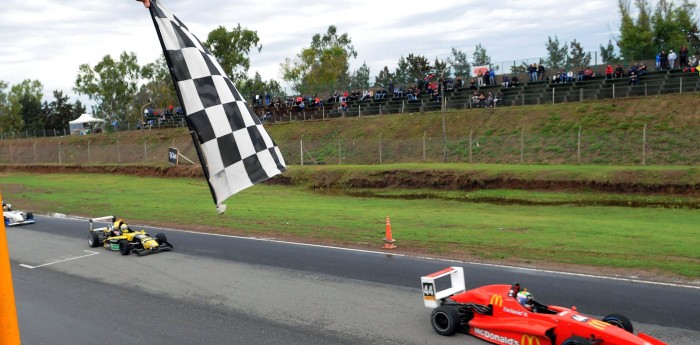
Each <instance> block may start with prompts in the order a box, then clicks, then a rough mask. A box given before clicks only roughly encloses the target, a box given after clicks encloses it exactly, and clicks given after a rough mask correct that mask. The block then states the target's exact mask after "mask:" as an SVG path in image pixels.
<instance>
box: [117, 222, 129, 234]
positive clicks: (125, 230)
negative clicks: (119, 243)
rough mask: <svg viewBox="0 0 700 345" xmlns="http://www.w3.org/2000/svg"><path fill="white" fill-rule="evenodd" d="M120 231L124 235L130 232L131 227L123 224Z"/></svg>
mask: <svg viewBox="0 0 700 345" xmlns="http://www.w3.org/2000/svg"><path fill="white" fill-rule="evenodd" d="M119 229H120V230H121V231H122V233H124V232H129V226H128V225H126V223H122V225H121V226H120V227H119Z"/></svg>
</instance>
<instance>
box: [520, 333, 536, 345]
mask: <svg viewBox="0 0 700 345" xmlns="http://www.w3.org/2000/svg"><path fill="white" fill-rule="evenodd" d="M520 345H540V339H538V338H537V337H536V336H534V335H527V334H523V337H522V338H520Z"/></svg>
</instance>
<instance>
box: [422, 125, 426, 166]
mask: <svg viewBox="0 0 700 345" xmlns="http://www.w3.org/2000/svg"><path fill="white" fill-rule="evenodd" d="M425 135H426V133H425V131H423V162H425Z"/></svg>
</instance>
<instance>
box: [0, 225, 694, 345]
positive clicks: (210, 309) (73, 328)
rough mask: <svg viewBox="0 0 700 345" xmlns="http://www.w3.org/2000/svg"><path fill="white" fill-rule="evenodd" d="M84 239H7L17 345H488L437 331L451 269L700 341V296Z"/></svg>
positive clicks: (511, 273)
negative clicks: (436, 306)
mask: <svg viewBox="0 0 700 345" xmlns="http://www.w3.org/2000/svg"><path fill="white" fill-rule="evenodd" d="M131 226H132V228H137V229H140V228H141V227H138V226H134V224H131ZM87 228H88V222H87V221H86V220H80V219H69V218H53V217H41V216H37V222H36V224H31V225H25V226H20V227H11V228H7V240H8V244H9V249H10V260H11V266H12V275H13V283H14V289H15V297H16V302H17V314H18V318H19V325H20V333H21V340H22V344H25V345H27V344H29V345H31V344H52V345H63V344H71V345H73V344H119V345H122V344H467V345H468V344H486V343H485V342H482V341H480V340H477V339H475V338H473V337H471V336H467V335H463V334H458V335H456V336H453V337H442V336H439V335H437V334H436V333H435V332H434V331H433V330H432V328H431V327H430V324H429V315H430V310H429V309H427V308H425V307H423V303H422V295H421V290H420V276H421V275H425V274H428V273H432V272H435V271H438V270H440V269H442V268H445V267H447V266H451V265H452V266H462V267H464V268H465V276H466V280H467V288H473V287H476V286H480V285H485V284H496V283H498V284H504V283H505V284H510V283H512V282H515V281H517V282H519V283H520V284H521V285H522V286H524V287H527V288H528V290H529V291H531V292H532V293H533V294H534V295H535V297H536V299H537V300H538V301H540V302H543V303H545V304H555V305H562V306H571V305H576V306H577V307H578V310H579V311H580V312H581V313H584V314H588V315H593V316H598V317H600V316H602V315H605V314H609V313H621V314H625V315H627V316H628V317H629V318H630V319H631V320H632V321H633V323H634V326H635V330H636V331H642V332H646V333H649V334H651V335H653V336H656V337H657V338H660V339H662V340H664V341H666V342H667V343H669V344H674V345H685V344H687V345H690V344H697V343H698V339H700V289H699V288H698V287H697V286H683V285H675V284H653V283H645V282H636V281H628V280H619V279H618V280H616V279H607V278H601V277H591V276H582V275H570V274H560V273H554V272H543V271H535V270H526V269H519V268H513V267H497V266H489V265H479V264H469V263H455V262H446V261H439V260H431V259H423V258H412V257H405V256H400V255H388V254H382V253H371V252H361V251H353V250H343V249H338V248H327V247H318V246H309V245H299V244H291V243H283V242H276V241H267V240H259V239H247V238H236V237H227V236H219V235H209V234H199V233H192V232H187V231H178V230H170V229H153V228H148V227H146V228H145V229H146V230H147V231H148V232H149V233H150V234H151V235H155V234H156V233H158V232H163V233H165V234H166V235H167V236H168V240H169V242H171V243H172V244H173V245H174V246H175V249H174V250H173V251H172V252H165V253H159V254H156V255H149V256H143V257H137V256H136V255H134V254H131V255H129V256H122V255H120V254H119V253H118V252H111V251H108V250H106V249H104V248H101V247H98V248H90V247H89V246H88V242H87ZM0 240H2V239H0ZM377 245H378V246H379V245H380V243H379V242H378V244H377ZM399 245H400V243H399Z"/></svg>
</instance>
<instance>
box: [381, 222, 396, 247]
mask: <svg viewBox="0 0 700 345" xmlns="http://www.w3.org/2000/svg"><path fill="white" fill-rule="evenodd" d="M394 242H396V240H395V239H394V238H393V237H391V223H390V222H389V216H387V217H386V235H385V237H384V249H394V248H396V245H394Z"/></svg>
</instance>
